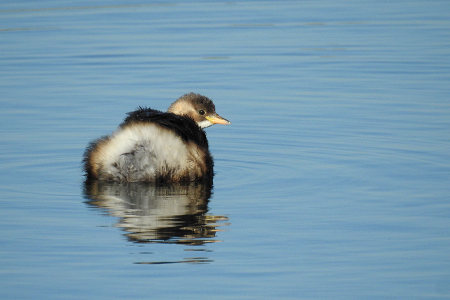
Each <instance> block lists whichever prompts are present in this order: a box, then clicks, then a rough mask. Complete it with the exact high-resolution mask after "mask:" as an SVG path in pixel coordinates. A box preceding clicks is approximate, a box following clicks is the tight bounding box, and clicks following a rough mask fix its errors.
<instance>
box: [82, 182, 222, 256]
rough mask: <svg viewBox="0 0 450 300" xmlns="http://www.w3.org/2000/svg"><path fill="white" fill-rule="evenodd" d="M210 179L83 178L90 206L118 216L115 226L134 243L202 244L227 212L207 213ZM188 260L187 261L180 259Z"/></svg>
mask: <svg viewBox="0 0 450 300" xmlns="http://www.w3.org/2000/svg"><path fill="white" fill-rule="evenodd" d="M211 190H212V182H208V183H187V184H181V183H179V184H170V185H156V184H151V183H137V182H136V183H115V182H104V181H97V180H96V181H86V183H85V191H84V192H85V196H86V197H87V198H88V199H89V200H88V201H87V203H88V204H89V205H91V206H93V207H97V208H100V209H105V210H106V212H107V213H108V214H109V215H111V216H114V217H118V218H119V221H118V223H117V226H118V227H120V228H122V229H123V230H124V231H125V232H126V233H125V236H126V237H127V238H128V240H129V241H131V242H133V243H163V244H184V245H192V246H197V245H204V244H206V243H214V242H218V241H219V240H217V239H216V234H217V232H218V231H220V230H219V228H218V227H219V226H221V225H224V223H223V222H225V221H227V220H228V218H227V217H226V216H215V215H210V214H207V212H208V202H209V199H210V197H211ZM183 262H189V261H183Z"/></svg>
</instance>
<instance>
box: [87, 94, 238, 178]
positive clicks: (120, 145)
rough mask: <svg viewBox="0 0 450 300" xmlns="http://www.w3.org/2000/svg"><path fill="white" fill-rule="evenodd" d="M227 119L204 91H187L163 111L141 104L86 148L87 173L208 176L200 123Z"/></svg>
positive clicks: (204, 125)
mask: <svg viewBox="0 0 450 300" xmlns="http://www.w3.org/2000/svg"><path fill="white" fill-rule="evenodd" d="M214 124H223V125H228V124H231V122H230V121H228V120H227V119H225V118H223V117H221V116H220V115H218V114H217V113H216V109H215V105H214V103H213V102H212V100H211V99H209V98H208V97H206V96H203V95H200V94H196V93H192V92H191V93H188V94H185V95H183V96H181V97H180V98H178V99H177V100H176V101H175V102H173V103H172V104H171V105H170V106H169V109H168V110H167V112H162V111H159V110H155V109H151V108H147V107H139V108H138V109H137V110H135V111H133V112H130V113H128V115H127V117H126V118H125V119H124V121H123V122H122V123H121V124H120V125H119V126H118V128H117V130H116V131H115V132H113V133H112V134H111V135H108V136H103V137H101V138H99V139H97V140H94V141H93V142H91V143H90V144H89V145H88V147H87V148H86V151H85V153H84V158H83V162H84V169H85V175H86V177H87V179H88V180H89V179H96V180H104V181H115V182H153V183H171V182H172V183H175V182H195V181H201V180H202V179H208V178H212V176H213V165H214V163H213V158H212V156H211V153H210V152H209V147H208V140H207V138H206V134H205V131H204V130H203V129H204V128H207V127H209V126H211V125H214Z"/></svg>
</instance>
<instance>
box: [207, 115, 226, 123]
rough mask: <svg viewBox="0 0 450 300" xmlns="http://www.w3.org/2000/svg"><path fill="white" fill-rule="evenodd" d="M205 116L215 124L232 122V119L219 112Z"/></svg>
mask: <svg viewBox="0 0 450 300" xmlns="http://www.w3.org/2000/svg"><path fill="white" fill-rule="evenodd" d="M205 118H206V119H207V120H208V121H210V122H211V123H213V124H222V125H229V124H231V122H230V121H228V120H227V119H224V118H222V117H221V116H219V115H218V114H214V115H211V116H206V117H205Z"/></svg>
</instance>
